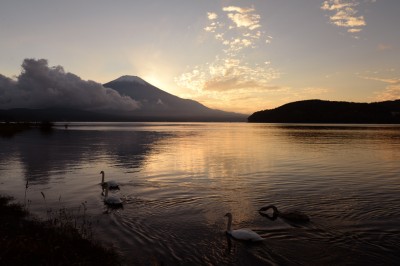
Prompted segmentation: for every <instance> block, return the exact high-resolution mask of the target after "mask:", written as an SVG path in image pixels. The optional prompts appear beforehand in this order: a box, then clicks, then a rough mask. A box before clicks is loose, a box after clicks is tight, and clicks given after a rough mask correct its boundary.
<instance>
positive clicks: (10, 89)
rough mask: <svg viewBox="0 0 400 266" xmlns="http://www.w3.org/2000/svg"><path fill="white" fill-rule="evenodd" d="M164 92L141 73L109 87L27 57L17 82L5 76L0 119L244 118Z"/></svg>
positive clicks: (0, 88) (1, 80) (0, 94)
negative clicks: (143, 77)
mask: <svg viewBox="0 0 400 266" xmlns="http://www.w3.org/2000/svg"><path fill="white" fill-rule="evenodd" d="M245 119H246V116H245V115H242V114H236V113H229V112H223V111H219V110H213V109H210V108H208V107H206V106H204V105H202V104H200V103H198V102H196V101H193V100H186V99H181V98H179V97H177V96H174V95H172V94H169V93H167V92H165V91H162V90H160V89H158V88H156V87H154V86H152V85H151V84H149V83H147V82H146V81H144V80H142V79H141V78H139V77H135V76H122V77H120V78H118V79H116V80H113V81H111V82H109V83H106V84H104V85H102V84H100V83H97V82H95V81H85V80H82V79H81V78H80V77H78V76H77V75H75V74H72V73H68V72H65V71H64V69H63V68H62V67H61V66H56V67H49V66H48V62H47V60H45V59H39V60H35V59H25V60H24V62H23V64H22V72H21V74H20V75H19V76H18V77H17V79H16V80H14V79H11V78H8V77H5V76H3V75H1V74H0V121H1V120H3V121H5V120H27V121H32V120H34V121H38V120H51V121H57V120H58V121H63V120H69V121H92V120H93V121H245Z"/></svg>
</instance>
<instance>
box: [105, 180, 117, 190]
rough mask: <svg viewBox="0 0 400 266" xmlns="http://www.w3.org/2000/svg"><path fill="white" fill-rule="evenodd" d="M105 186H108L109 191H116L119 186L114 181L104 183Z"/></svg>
mask: <svg viewBox="0 0 400 266" xmlns="http://www.w3.org/2000/svg"><path fill="white" fill-rule="evenodd" d="M104 184H105V186H108V188H109V189H118V188H119V185H118V183H117V182H115V181H114V180H110V181H106V182H104Z"/></svg>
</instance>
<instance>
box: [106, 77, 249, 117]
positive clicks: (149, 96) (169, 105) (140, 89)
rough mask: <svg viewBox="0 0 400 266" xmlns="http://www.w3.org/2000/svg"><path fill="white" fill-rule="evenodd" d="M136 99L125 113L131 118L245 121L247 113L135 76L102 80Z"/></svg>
mask: <svg viewBox="0 0 400 266" xmlns="http://www.w3.org/2000/svg"><path fill="white" fill-rule="evenodd" d="M103 86H104V87H106V88H111V89H113V90H115V91H117V92H118V93H119V94H120V95H121V96H129V97H130V98H132V99H133V100H135V101H137V102H139V105H140V107H139V108H138V109H136V110H133V111H129V112H128V113H126V114H124V116H126V115H127V116H128V117H129V118H130V120H134V121H246V119H247V115H244V114H238V113H233V112H225V111H220V110H216V109H211V108H208V107H206V106H204V105H202V104H201V103H199V102H196V101H194V100H189V99H182V98H180V97H177V96H175V95H172V94H170V93H168V92H165V91H163V90H161V89H159V88H157V87H155V86H153V85H151V84H150V83H148V82H146V81H144V80H143V79H141V78H140V77H137V76H127V75H126V76H121V77H119V78H117V79H115V80H113V81H110V82H108V83H105V84H103Z"/></svg>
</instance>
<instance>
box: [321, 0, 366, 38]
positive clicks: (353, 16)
mask: <svg viewBox="0 0 400 266" xmlns="http://www.w3.org/2000/svg"><path fill="white" fill-rule="evenodd" d="M359 5H360V3H359V2H358V1H355V0H326V1H324V2H323V3H322V6H321V9H322V10H324V11H328V12H330V13H333V15H331V16H329V20H330V22H331V23H332V24H333V25H336V26H338V27H344V28H347V32H349V33H359V32H360V31H361V30H362V27H364V26H366V22H365V19H364V16H358V15H357V13H358V10H357V9H356V8H357V7H358V6H359Z"/></svg>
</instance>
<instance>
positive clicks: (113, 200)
mask: <svg viewBox="0 0 400 266" xmlns="http://www.w3.org/2000/svg"><path fill="white" fill-rule="evenodd" d="M104 201H105V202H106V203H107V204H109V205H121V204H122V200H121V199H120V198H117V197H112V196H111V197H107V198H106V199H105V200H104Z"/></svg>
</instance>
